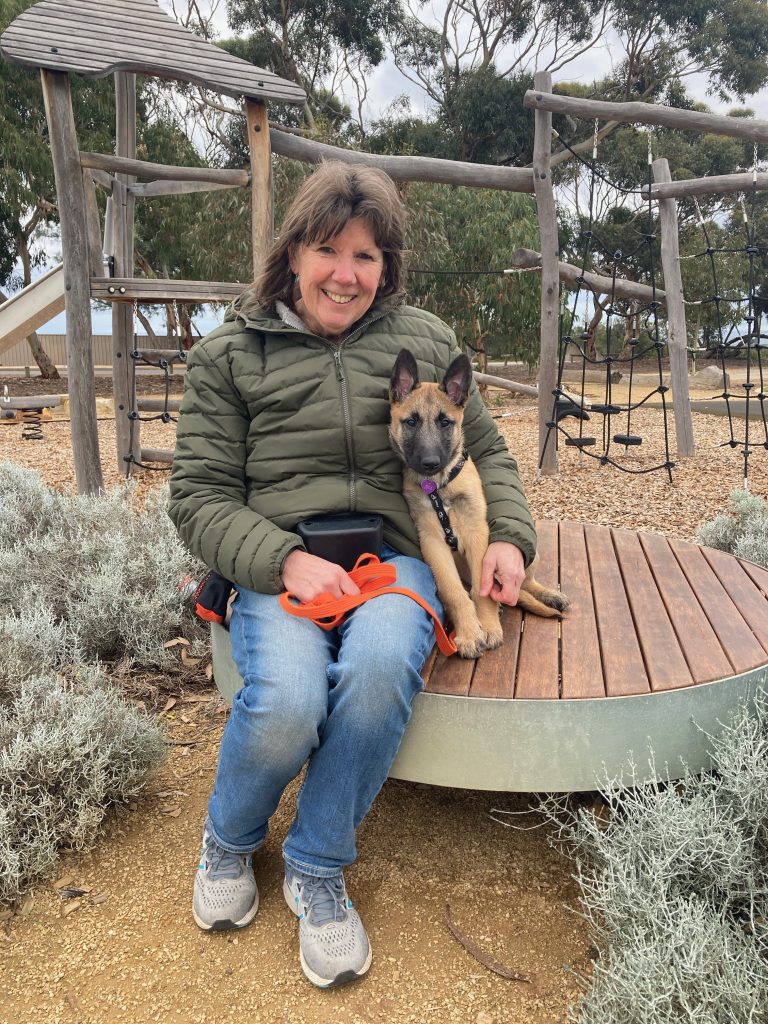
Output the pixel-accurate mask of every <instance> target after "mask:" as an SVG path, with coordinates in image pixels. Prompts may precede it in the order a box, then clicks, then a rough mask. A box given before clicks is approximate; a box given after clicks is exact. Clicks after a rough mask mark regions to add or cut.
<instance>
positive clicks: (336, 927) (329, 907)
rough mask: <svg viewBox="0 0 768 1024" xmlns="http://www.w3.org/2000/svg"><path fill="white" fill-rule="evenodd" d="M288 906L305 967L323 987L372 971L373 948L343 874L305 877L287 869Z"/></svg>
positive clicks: (284, 890) (304, 969)
mask: <svg viewBox="0 0 768 1024" xmlns="http://www.w3.org/2000/svg"><path fill="white" fill-rule="evenodd" d="M283 895H284V896H285V902H286V903H287V904H288V906H289V907H290V908H291V910H292V911H293V912H294V914H296V916H297V917H298V919H299V958H300V960H301V968H302V970H303V971H304V973H305V974H306V976H307V977H308V978H309V980H310V981H311V982H312V984H313V985H317V986H318V988H330V987H331V986H332V985H343V984H344V983H345V982H347V981H354V980H355V979H356V978H359V977H361V976H362V975H363V974H365V972H366V971H367V970H368V968H369V967H370V966H371V956H372V954H371V945H370V943H369V942H368V936H367V935H366V934H365V928H363V922H362V921H361V920H360V915H359V914H358V912H357V911H356V910H355V909H354V907H353V906H352V901H351V900H350V899H349V897H348V896H347V889H346V886H345V885H344V876H343V875H342V874H338V875H334V876H333V877H332V878H317V877H316V876H314V875H305V874H303V873H302V872H300V871H296V870H294V869H293V868H291V867H289V866H288V865H287V864H286V866H285V880H284V882H283Z"/></svg>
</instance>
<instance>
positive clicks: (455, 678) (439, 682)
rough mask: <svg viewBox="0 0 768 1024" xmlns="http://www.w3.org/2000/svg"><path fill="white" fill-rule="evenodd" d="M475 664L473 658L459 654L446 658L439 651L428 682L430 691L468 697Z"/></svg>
mask: <svg viewBox="0 0 768 1024" xmlns="http://www.w3.org/2000/svg"><path fill="white" fill-rule="evenodd" d="M475 664H476V662H475V661H473V660H472V659H470V658H460V657H459V655H458V654H454V655H453V657H451V658H446V656H445V655H444V654H440V653H438V655H437V658H436V659H435V667H434V668H433V669H432V673H431V674H430V677H429V682H428V683H427V690H428V692H429V693H445V694H449V695H450V696H453V697H468V696H469V687H470V684H471V683H472V675H473V673H474V671H475Z"/></svg>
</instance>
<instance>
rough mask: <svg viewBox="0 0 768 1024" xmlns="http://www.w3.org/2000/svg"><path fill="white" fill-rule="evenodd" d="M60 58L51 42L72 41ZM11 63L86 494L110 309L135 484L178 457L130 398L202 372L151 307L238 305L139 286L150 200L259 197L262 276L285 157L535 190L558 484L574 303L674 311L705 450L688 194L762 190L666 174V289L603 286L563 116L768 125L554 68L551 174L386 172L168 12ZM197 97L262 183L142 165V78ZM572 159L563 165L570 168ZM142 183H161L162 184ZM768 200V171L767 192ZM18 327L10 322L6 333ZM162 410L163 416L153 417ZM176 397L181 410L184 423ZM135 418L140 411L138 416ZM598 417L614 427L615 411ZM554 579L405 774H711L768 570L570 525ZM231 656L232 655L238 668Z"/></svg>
mask: <svg viewBox="0 0 768 1024" xmlns="http://www.w3.org/2000/svg"><path fill="white" fill-rule="evenodd" d="M52 44H53V45H52ZM0 52H1V53H2V55H3V56H5V57H6V58H7V59H9V60H12V61H15V62H17V63H19V64H22V65H24V66H26V67H31V68H37V69H39V70H40V73H41V77H42V84H43V94H44V97H45V103H46V113H47V117H48V124H49V129H50V139H51V148H52V155H53V162H54V170H55V176H56V187H57V193H58V201H59V211H60V219H61V235H62V248H63V252H64V259H65V262H64V267H63V272H62V273H63V281H64V301H65V306H66V312H67V350H68V365H69V379H70V407H71V418H72V439H73V452H74V459H75V470H76V477H77V486H78V489H79V490H80V491H81V492H86V493H93V492H95V491H98V490H99V489H101V487H102V483H103V480H102V472H101V465H100V461H99V451H98V436H97V424H96V415H95V399H94V387H93V365H92V359H91V351H90V337H91V330H90V300H91V299H92V298H98V299H101V300H103V301H108V302H111V303H112V309H113V314H112V316H113V382H114V394H115V414H116V418H117V431H116V434H117V446H118V451H117V458H118V463H119V465H120V467H121V468H122V469H123V470H126V469H127V470H128V471H130V469H131V467H132V466H134V465H137V464H142V463H144V462H147V461H155V462H159V463H165V464H167V463H168V462H170V460H171V453H170V452H160V451H154V450H148V449H146V448H142V446H141V438H140V420H139V419H138V418H137V416H136V415H135V414H136V412H137V406H136V402H135V394H133V393H132V372H133V370H134V369H135V364H136V361H137V360H144V361H146V362H152V361H154V362H155V363H156V365H158V366H161V367H162V366H163V364H166V365H167V364H168V362H169V361H170V360H172V359H176V358H183V352H182V351H181V343H179V346H178V350H177V349H169V350H167V351H165V350H157V351H154V350H138V349H136V348H135V340H134V333H133V307H134V304H135V303H138V302H142V303H151V302H156V303H174V302H179V303H183V302H195V303H200V302H205V301H221V300H228V299H232V298H234V297H235V296H236V295H237V294H239V292H240V291H241V290H242V288H243V287H244V286H243V285H241V284H236V283H224V282H210V281H208V282H192V281H169V280H154V279H153V280H150V279H146V278H140V277H136V276H134V252H133V211H134V204H135V202H136V201H137V200H143V201H150V200H151V197H152V196H158V195H173V194H180V193H182V192H185V191H192V190H194V191H200V190H202V189H205V188H242V187H247V186H250V189H251V204H252V213H253V219H252V224H253V237H252V247H253V266H254V273H256V272H257V271H258V268H259V266H260V263H261V260H262V258H263V254H264V252H265V251H266V249H267V246H268V245H269V242H270V240H271V238H272V236H273V219H272V196H271V154H272V153H276V154H278V155H281V156H285V157H290V158H293V159H298V160H302V161H305V162H309V163H318V162H320V161H322V160H324V159H329V158H330V159H340V160H344V161H346V162H351V163H355V162H357V163H364V164H368V165H373V166H376V167H380V168H382V169H383V170H385V171H386V172H387V173H389V174H390V175H391V177H392V178H393V179H395V180H396V181H413V180H418V181H434V182H443V183H448V184H452V185H465V186H473V187H484V188H494V189H501V190H507V191H513V192H522V193H529V194H532V195H533V196H535V201H536V204H537V209H538V219H539V225H540V239H541V241H540V249H541V252H540V253H532V252H530V251H528V250H521V251H519V252H517V253H515V254H513V257H512V264H513V266H516V267H520V268H533V269H535V270H536V271H537V272H539V273H540V274H541V338H540V359H539V388H538V395H539V403H538V409H539V414H538V415H539V421H538V450H539V452H540V456H541V461H540V471H541V472H542V473H543V474H553V473H555V472H557V468H558V456H557V448H556V446H555V445H554V444H551V443H550V444H547V440H548V437H549V436H550V433H551V430H552V423H553V411H552V410H553V406H552V402H551V401H550V396H553V397H554V398H555V400H556V401H557V399H559V398H563V397H565V398H568V397H569V396H568V395H567V393H566V392H565V391H564V389H563V387H562V381H561V379H560V378H561V373H560V371H559V367H560V360H559V352H558V346H559V339H560V332H559V326H560V312H561V304H560V287H561V282H562V283H564V284H565V285H566V286H569V287H573V286H577V287H581V286H588V287H589V288H590V289H591V290H592V291H593V292H595V293H597V294H600V295H610V296H611V297H619V298H621V297H627V298H633V299H640V300H641V301H643V302H652V303H654V304H655V308H659V309H661V308H666V314H667V316H666V319H667V348H668V352H669V360H670V372H671V377H672V381H671V386H672V392H673V409H674V421H675V436H676V450H677V455H678V456H679V457H685V456H687V455H691V454H693V451H694V439H693V429H692V418H691V411H690V403H689V396H688V374H687V345H686V328H685V314H684V306H683V296H682V285H681V280H680V271H679V265H678V259H677V255H678V254H677V238H678V235H677V231H678V228H677V212H676V203H675V196H677V195H683V194H686V193H685V192H684V191H675V189H677V190H679V189H681V188H683V189H684V187H685V186H686V184H688V187H689V188H691V189H695V188H699V189H707V188H708V187H710V186H711V187H712V190H713V191H714V190H718V189H719V190H722V189H734V190H738V189H739V188H743V187H744V181H743V179H744V177H745V176H743V175H741V176H739V175H737V176H728V178H727V180H724V179H703V182H702V181H698V182H691V183H685V182H675V183H671V182H670V181H669V178H670V174H669V168H668V165H667V162H666V161H665V160H663V159H658V160H656V161H654V165H653V175H654V182H653V183H652V184H651V186H650V194H651V196H652V197H653V198H654V199H655V200H656V201H657V202H658V203H659V211H660V220H661V233H662V238H661V251H662V264H663V269H664V277H665V290H664V291H661V290H659V289H655V288H650V287H648V286H645V285H642V284H637V283H634V282H626V281H621V280H616V279H609V278H606V277H601V276H600V275H597V274H593V273H591V272H589V271H586V270H585V269H584V268H578V267H573V266H570V265H568V264H565V263H562V262H560V260H559V252H558V236H557V221H556V209H555V198H554V191H553V185H552V166H553V154H552V130H551V129H552V123H551V122H552V112H553V111H556V112H564V113H568V114H570V115H572V116H575V117H587V118H600V119H602V120H610V121H614V122H616V121H618V122H624V123H644V124H658V125H668V126H672V127H677V128H681V129H684V130H686V131H691V130H699V131H713V132H722V133H724V134H728V135H733V136H737V137H741V138H745V137H746V138H751V139H753V140H756V141H768V122H762V121H754V120H747V119H741V118H730V117H720V116H716V115H711V114H702V113H699V112H694V111H678V110H672V109H671V108H667V107H655V106H653V105H651V104H641V103H629V104H615V103H596V102H593V101H590V100H584V99H576V98H572V97H564V96H557V95H554V94H553V93H552V81H551V76H550V75H549V74H548V73H545V72H539V73H537V74H536V76H535V80H534V85H535V88H534V90H532V91H530V92H529V93H527V94H526V97H525V105H526V106H528V107H530V108H532V109H533V110H534V118H535V146H534V161H533V166H532V167H531V168H509V167H492V166H486V165H477V164H466V163H460V162H454V161H447V160H436V159H431V158H423V157H405V156H398V157H393V156H376V155H371V154H364V153H358V152H353V151H348V150H342V149H338V148H336V147H332V146H327V145H323V144H320V143H317V142H314V141H311V140H308V139H304V138H301V137H298V136H295V135H292V134H289V133H286V132H282V131H279V130H276V129H271V128H270V125H269V121H268V116H267V101H270V102H277V103H294V104H302V103H303V102H304V100H305V97H304V94H303V92H302V91H301V89H299V88H298V87H297V86H296V85H295V84H294V83H291V82H286V81H284V80H282V79H279V78H277V77H276V76H274V75H272V74H271V73H269V72H267V71H264V70H262V69H259V68H256V67H254V66H253V65H251V64H248V63H246V62H244V61H240V60H237V59H235V58H233V57H231V56H230V55H228V54H226V53H225V52H224V51H222V50H220V49H218V48H216V47H214V46H211V45H210V44H208V43H205V42H204V41H202V40H200V39H199V38H197V37H195V36H194V35H192V34H191V33H189V32H187V31H186V30H184V29H182V28H181V27H180V26H179V25H177V24H176V23H175V22H174V21H173V20H172V19H171V18H169V17H168V16H167V15H165V14H163V13H162V12H161V11H160V10H159V8H158V7H157V5H156V4H155V3H154V0H123V2H121V3H119V4H118V3H117V2H116V0H115V2H107V3H105V2H103V0H42V2H41V3H39V4H37V5H35V6H34V7H32V8H30V9H29V10H27V11H25V12H24V13H23V14H22V15H21V16H20V17H19V18H17V19H16V21H14V22H13V24H12V25H11V26H10V27H9V28H8V29H7V30H6V32H5V33H4V34H3V36H2V38H0ZM137 72H139V73H143V74H150V75H153V74H154V75H158V76H160V77H163V78H170V79H173V80H178V81H182V82H195V83H197V84H199V85H201V86H203V87H206V88H210V89H211V90H213V91H216V92H220V93H224V94H225V95H228V96H232V97H236V98H239V97H243V98H244V99H243V102H244V113H245V117H246V124H247V138H248V143H249V148H250V169H249V171H245V170H221V169H211V168H184V167H170V166H166V165H161V164H157V163H150V162H148V161H142V160H137V159H136V148H135V118H136V108H135V74H136V73H137ZM70 73H74V74H82V75H86V76H93V77H102V76H105V75H107V74H113V75H114V79H115V96H116V110H117V124H116V138H117V145H116V153H115V154H114V155H101V154H93V153H84V152H81V151H80V150H79V147H78V143H77V134H76V129H75V125H74V119H73V114H72V106H71V101H70V95H69V79H68V75H69V74H70ZM555 159H557V158H555ZM138 179H142V180H143V181H147V182H148V184H142V183H141V182H140V181H138ZM750 180H751V181H752V187H764V188H768V175H762V176H760V175H758V176H757V185H755V183H754V182H755V179H754V176H750ZM97 186H98V187H100V188H104V189H106V190H107V192H108V194H109V196H110V198H111V204H110V213H109V218H110V230H108V231H107V232H106V235H107V237H108V238H111V239H112V242H111V245H110V246H109V248H110V251H109V252H108V253H107V254H106V255H107V256H109V257H111V260H110V261H109V262H110V263H112V265H113V269H114V272H113V274H112V275H109V274H108V272H107V271H106V270H105V261H104V258H103V257H104V253H103V252H102V249H103V246H102V230H101V225H100V223H99V215H98V207H97V203H96V193H95V188H96V187H97ZM0 326H1V323H0ZM145 408H146V406H145ZM170 411H171V409H170V407H169V405H168V403H167V402H166V403H165V404H164V406H163V412H162V414H163V415H169V414H170ZM130 414H134V415H133V416H132V418H129V416H130ZM598 414H599V413H598ZM539 536H540V548H541V554H542V565H541V570H540V572H539V576H540V578H541V579H542V582H546V583H547V584H549V585H552V586H555V587H556V586H557V585H558V584H559V585H561V586H562V589H563V590H564V591H566V592H568V594H569V596H570V597H571V599H572V602H573V607H574V611H573V612H572V613H570V614H569V616H568V617H567V618H566V619H565V621H564V622H563V623H562V624H558V623H557V622H556V621H545V620H540V619H535V618H530V617H526V616H524V615H522V614H521V613H520V612H519V611H518V610H517V609H506V610H505V618H504V626H505V636H506V640H505V644H504V646H503V647H502V648H500V649H499V651H497V652H491V653H488V654H486V655H485V656H484V657H483V658H482V659H481V660H479V661H477V662H472V661H462V660H460V659H456V658H454V659H452V660H449V661H446V660H445V659H443V658H438V659H437V660H436V661H430V663H429V664H428V666H427V667H426V669H425V677H426V682H427V686H426V692H425V693H423V694H421V695H419V697H418V698H417V700H416V704H415V709H414V718H413V721H412V723H411V726H410V727H409V730H408V733H407V735H406V738H405V742H404V744H403V747H402V750H401V753H400V755H399V757H398V760H397V762H396V764H395V766H394V768H393V774H394V775H396V776H398V777H401V778H406V779H416V780H421V781H427V782H431V783H436V784H443V785H457V786H472V787H477V788H498V789H522V790H525V791H531V790H534V791H536V790H546V789H552V790H558V789H559V790H562V789H579V788H586V789H589V788H593V787H594V785H595V776H596V773H599V770H600V766H601V765H603V764H604V765H605V766H606V768H608V769H609V770H611V769H613V770H618V769H619V766H620V765H621V764H622V763H623V762H624V761H626V759H627V758H628V757H629V754H630V752H631V751H632V750H634V752H635V759H636V760H641V759H643V758H644V757H646V755H647V754H648V751H649V749H652V750H654V751H656V754H657V758H656V762H655V765H651V763H650V762H649V767H648V768H647V769H645V770H644V772H641V774H643V776H644V777H666V778H674V777H676V776H677V775H679V774H680V773H681V772H682V770H683V766H684V765H685V764H687V765H688V766H689V767H690V768H691V769H696V768H704V767H706V766H707V764H708V753H707V743H706V737H705V734H704V732H703V731H702V730H706V731H708V732H709V733H710V734H711V735H716V734H717V732H718V729H719V728H720V727H721V725H722V723H723V722H725V721H726V720H727V717H728V711H729V709H730V708H731V707H733V705H734V703H735V702H736V701H738V700H745V701H750V700H752V699H753V698H754V695H755V693H756V691H757V690H758V689H759V688H760V686H761V685H763V680H764V678H765V673H766V669H767V668H768V573H766V572H765V571H763V570H759V569H757V568H756V567H754V566H750V565H748V564H746V563H743V562H740V561H739V560H737V559H735V558H731V557H730V556H725V555H723V556H721V555H720V554H719V553H716V552H707V553H702V552H701V550H700V549H698V548H695V547H694V546H692V545H675V544H667V543H666V542H663V543H661V539H659V543H658V544H657V543H656V540H655V539H653V538H651V539H648V538H643V537H639V536H638V535H636V534H632V533H625V532H623V531H607V530H603V529H601V528H593V527H589V526H583V525H581V524H568V523H561V524H557V523H552V522H549V523H541V524H539ZM213 642H214V671H215V677H216V681H217V685H218V686H219V688H220V689H221V690H222V692H224V693H225V694H229V695H230V696H231V694H232V693H233V692H234V691H235V690H236V689H237V688H238V685H239V680H238V678H237V674H236V672H235V673H234V674H233V666H232V664H231V657H230V655H229V648H228V637H227V634H226V633H225V632H223V631H221V630H214V634H213ZM228 659H229V660H228Z"/></svg>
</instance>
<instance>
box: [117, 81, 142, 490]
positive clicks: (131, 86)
mask: <svg viewBox="0 0 768 1024" xmlns="http://www.w3.org/2000/svg"><path fill="white" fill-rule="evenodd" d="M115 130H116V138H117V147H116V148H117V156H119V157H127V158H128V159H135V157H136V75H134V74H129V73H127V72H124V71H120V72H117V73H116V74H115ZM135 180H136V178H135V177H134V176H133V175H130V174H123V173H117V174H115V178H114V184H113V187H112V216H113V248H114V253H113V255H114V257H115V277H133V267H134V256H133V215H134V205H135V202H136V200H135V198H134V197H133V196H132V195H130V193H129V192H128V185H131V184H133V182H135ZM133 345H134V338H133V306H132V305H131V303H128V302H113V303H112V394H113V397H114V403H115V440H116V444H117V467H118V471H119V472H120V473H121V474H125V475H127V476H129V475H130V473H131V470H132V468H133V464H132V463H131V462H126V461H125V460H126V457H127V456H133V458H135V459H139V458H140V457H141V437H140V425H139V421H138V420H135V421H134V422H133V444H131V421H130V420H129V419H128V413H129V412H130V411H131V379H132V369H133V368H132V366H131V352H132V351H133Z"/></svg>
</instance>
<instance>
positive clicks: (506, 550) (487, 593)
mask: <svg viewBox="0 0 768 1024" xmlns="http://www.w3.org/2000/svg"><path fill="white" fill-rule="evenodd" d="M524 579H525V559H524V558H523V553H522V551H521V550H520V548H517V547H515V545H514V544H510V543H508V542H507V541H502V540H496V541H493V543H491V544H489V545H488V550H487V551H486V552H485V557H484V558H483V567H482V572H481V576H480V597H491V598H492V599H493V600H494V601H499V602H500V603H501V604H512V605H514V604H517V599H518V596H519V594H520V587H521V585H522V583H523V580H524Z"/></svg>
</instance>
